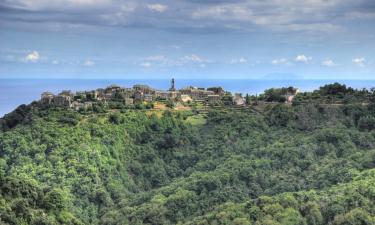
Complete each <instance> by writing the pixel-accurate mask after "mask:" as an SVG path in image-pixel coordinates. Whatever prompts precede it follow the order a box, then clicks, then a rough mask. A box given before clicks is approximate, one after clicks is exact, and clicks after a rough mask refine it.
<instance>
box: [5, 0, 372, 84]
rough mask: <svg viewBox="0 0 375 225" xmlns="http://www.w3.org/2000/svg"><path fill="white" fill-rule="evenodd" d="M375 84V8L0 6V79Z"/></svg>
mask: <svg viewBox="0 0 375 225" xmlns="http://www.w3.org/2000/svg"><path fill="white" fill-rule="evenodd" d="M171 76H174V77H176V78H193V79H198V78H250V79H251V78H262V77H272V78H275V77H280V78H285V77H287V78H295V77H299V78H308V79H375V1H374V0H355V1H354V0H230V1H229V0H227V1H226V0H160V1H151V0H134V1H133V0H0V78H104V79H105V78H124V79H126V78H146V79H149V78H152V79H159V78H170V77H171Z"/></svg>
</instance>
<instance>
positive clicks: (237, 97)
mask: <svg viewBox="0 0 375 225" xmlns="http://www.w3.org/2000/svg"><path fill="white" fill-rule="evenodd" d="M233 104H234V105H238V106H241V105H245V104H246V101H245V98H244V97H242V94H240V93H236V94H234V96H233Z"/></svg>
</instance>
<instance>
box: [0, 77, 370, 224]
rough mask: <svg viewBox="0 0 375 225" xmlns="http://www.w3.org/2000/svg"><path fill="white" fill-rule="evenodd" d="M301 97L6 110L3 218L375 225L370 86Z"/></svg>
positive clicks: (1, 136)
mask: <svg viewBox="0 0 375 225" xmlns="http://www.w3.org/2000/svg"><path fill="white" fill-rule="evenodd" d="M327 87H328V89H327ZM332 88H333V89H337V88H338V90H340V91H338V92H332V90H331V89H332ZM323 90H325V91H323ZM348 90H349V91H348ZM317 93H318V94H319V95H318V94H317ZM316 96H318V97H316ZM349 96H350V97H349ZM364 96H365V97H364ZM352 97H354V98H355V99H357V100H358V101H347V102H345V101H343V103H342V104H336V103H331V104H328V103H327V104H320V103H319V102H320V100H322V101H323V100H324V101H325V100H327V99H334V101H336V100H338V99H341V100H343V99H347V98H350V99H353V98H352ZM296 98H297V99H299V101H298V102H296V103H294V104H293V105H286V104H283V103H279V104H274V105H269V106H267V107H266V108H265V109H264V111H261V112H259V111H253V110H252V109H251V108H250V109H247V108H244V109H240V110H238V109H234V108H231V107H229V108H224V109H222V108H217V109H216V108H215V109H210V110H209V111H208V114H206V115H203V114H196V113H195V112H175V111H168V110H166V111H164V112H163V113H162V114H157V113H150V111H147V110H145V109H144V108H140V109H137V108H136V109H126V108H124V109H113V108H99V109H93V111H90V112H87V111H86V112H76V111H69V110H66V109H62V108H53V107H51V108H41V107H38V106H37V105H36V104H32V105H30V106H20V107H19V108H18V109H17V110H15V111H14V112H13V113H12V114H9V115H7V116H5V117H4V118H3V119H1V120H0V124H1V126H2V129H1V131H0V224H108V225H112V224H113V225H114V224H189V225H193V224H256V225H263V224H264V225H271V224H272V225H273V224H275V225H276V224H277V225H279V224H282V225H284V224H285V225H318V224H321V225H323V224H332V225H344V224H345V225H349V224H350V225H356V224H358V225H370V224H375V207H374V206H375V186H374V184H375V125H374V124H375V107H374V106H375V104H374V103H375V102H374V101H373V98H372V97H371V91H367V92H363V91H362V90H361V91H357V90H352V89H350V88H346V87H345V89H341V86H340V87H338V86H337V85H335V84H334V85H331V86H326V87H323V88H321V89H320V90H319V91H318V92H313V93H312V94H311V93H310V94H308V93H302V94H301V96H299V95H297V96H296ZM360 99H362V100H363V101H366V104H362V103H363V102H362V101H360Z"/></svg>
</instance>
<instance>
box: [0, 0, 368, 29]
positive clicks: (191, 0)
mask: <svg viewBox="0 0 375 225" xmlns="http://www.w3.org/2000/svg"><path fill="white" fill-rule="evenodd" d="M150 6H153V7H150ZM150 9H151V10H150ZM373 9H375V3H374V1H372V0H359V1H349V0H331V1H326V0H306V1H300V0H263V1H260V0H255V1H254V0H252V1H251V0H234V1H225V0H205V1H198V0H184V1H172V0H161V1H145V0H139V1H120V0H99V1H94V0H66V1H63V0H56V1H53V3H51V1H47V0H34V1H27V0H0V22H2V23H3V24H4V23H5V24H7V25H8V26H10V25H11V24H12V23H15V22H23V23H29V22H31V23H43V22H46V23H47V22H49V23H50V22H55V23H69V24H84V25H99V26H119V27H143V28H146V27H149V28H161V29H168V30H170V31H177V32H198V33H199V32H202V31H204V32H222V31H225V30H233V31H236V30H237V31H244V32H246V31H251V30H252V29H270V30H274V31H278V32H283V31H295V32H306V31H307V32H337V31H342V30H343V27H344V26H345V24H344V22H342V21H341V20H343V19H346V20H347V19H374V16H373V11H372V10H373Z"/></svg>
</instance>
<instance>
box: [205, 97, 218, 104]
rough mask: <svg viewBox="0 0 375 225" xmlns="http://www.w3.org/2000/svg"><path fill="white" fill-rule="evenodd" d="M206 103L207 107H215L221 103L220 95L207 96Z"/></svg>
mask: <svg viewBox="0 0 375 225" xmlns="http://www.w3.org/2000/svg"><path fill="white" fill-rule="evenodd" d="M207 103H208V104H209V105H216V104H220V103H221V97H220V95H208V96H207Z"/></svg>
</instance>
